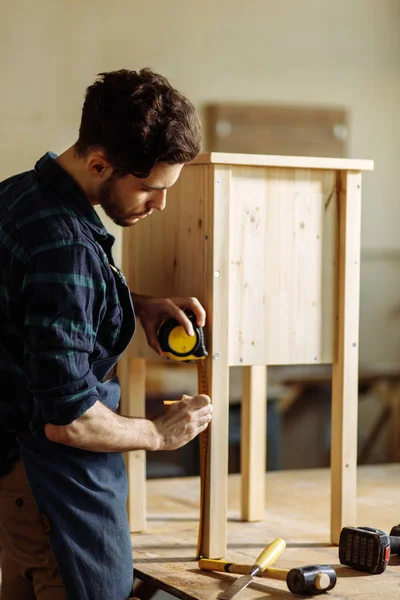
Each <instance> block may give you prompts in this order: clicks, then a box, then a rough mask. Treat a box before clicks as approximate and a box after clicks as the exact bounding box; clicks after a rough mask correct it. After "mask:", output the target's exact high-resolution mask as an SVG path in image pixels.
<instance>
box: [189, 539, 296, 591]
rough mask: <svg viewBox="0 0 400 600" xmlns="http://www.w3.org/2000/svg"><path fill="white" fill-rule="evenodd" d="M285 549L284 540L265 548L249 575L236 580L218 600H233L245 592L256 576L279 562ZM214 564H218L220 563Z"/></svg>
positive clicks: (277, 540) (278, 540) (275, 541)
mask: <svg viewBox="0 0 400 600" xmlns="http://www.w3.org/2000/svg"><path fill="white" fill-rule="evenodd" d="M285 548H286V542H285V540H283V539H282V538H277V539H276V540H274V541H273V542H271V543H270V544H268V546H267V547H266V548H264V550H263V551H262V552H261V554H260V555H259V556H258V557H257V558H256V560H255V562H254V565H252V566H251V567H250V569H249V570H248V574H247V575H244V576H243V577H239V579H236V581H235V582H234V583H232V585H230V586H229V587H228V588H227V589H226V590H224V591H223V592H221V593H220V594H219V595H218V596H217V598H218V600H232V598H233V597H234V596H236V594H238V593H239V592H241V591H242V590H244V589H245V588H246V587H247V586H248V585H249V583H251V582H252V581H253V578H254V577H255V576H256V575H259V574H260V573H261V572H262V571H264V569H266V568H267V567H269V566H270V565H272V564H273V563H274V562H275V561H276V560H277V558H279V557H280V555H281V554H282V552H283V551H284V550H285ZM200 562H202V561H200ZM212 562H213V563H217V562H220V561H212Z"/></svg>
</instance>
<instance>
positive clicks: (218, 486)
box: [200, 166, 230, 558]
mask: <svg viewBox="0 0 400 600" xmlns="http://www.w3.org/2000/svg"><path fill="white" fill-rule="evenodd" d="M213 185H214V187H213V193H212V194H209V195H208V196H205V197H204V202H205V221H206V222H207V223H209V228H208V231H209V234H208V240H207V243H206V244H205V253H204V256H205V259H204V269H205V273H204V284H203V285H204V291H203V294H204V298H205V306H206V307H207V322H208V340H209V343H208V350H209V353H210V358H209V359H208V360H207V379H208V385H209V390H210V396H211V400H212V402H213V408H214V410H213V419H212V423H211V425H210V428H209V436H208V439H209V451H208V459H209V463H208V468H207V481H206V487H205V511H204V514H203V534H202V545H201V547H200V553H201V556H204V557H205V558H217V557H222V556H224V554H225V552H226V528H227V501H228V500H227V485H228V483H227V482H228V420H229V362H228V358H229V353H228V347H229V344H228V339H229V337H228V336H229V329H228V327H229V315H228V306H229V302H228V294H229V253H228V252H227V248H229V201H230V168H229V167H225V166H222V167H216V168H215V171H214V177H213ZM207 273H212V274H213V277H205V275H206V274H207Z"/></svg>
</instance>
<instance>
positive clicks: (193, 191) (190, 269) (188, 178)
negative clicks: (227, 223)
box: [125, 165, 214, 361]
mask: <svg viewBox="0 0 400 600" xmlns="http://www.w3.org/2000/svg"><path fill="white" fill-rule="evenodd" d="M213 186H214V166H212V165H210V166H208V167H205V168H204V167H185V168H184V169H183V171H182V174H181V176H180V178H179V179H178V181H177V182H176V184H175V185H174V186H173V187H172V188H171V189H170V190H169V191H168V196H167V207H166V208H165V210H164V211H162V212H156V211H155V212H154V213H153V214H152V215H151V217H150V218H148V219H144V220H143V221H142V222H140V223H139V224H138V225H137V226H134V227H133V228H132V232H129V236H127V237H128V240H129V241H128V246H127V247H125V252H127V253H129V255H130V257H131V258H130V265H129V281H132V284H131V285H132V286H133V287H132V289H133V291H134V292H136V293H139V294H149V295H152V296H158V297H163V298H165V297H174V296H196V297H197V298H198V299H199V300H200V302H201V303H202V304H203V305H205V307H206V310H208V309H209V307H208V306H207V300H208V296H207V293H208V292H207V289H208V287H209V283H208V278H209V277H208V276H209V272H208V271H207V270H206V268H205V252H206V246H207V245H210V244H211V240H212V223H213V221H212V219H213V214H212V202H213V197H214V196H213ZM206 203H209V204H210V207H209V208H207V212H206V207H205V204H206ZM130 353H131V355H135V356H141V357H144V358H148V359H151V360H164V361H165V359H159V358H158V357H157V355H156V353H155V352H154V351H152V350H151V349H150V348H149V347H148V345H147V342H146V338H145V336H144V333H143V329H142V327H141V326H140V325H139V326H138V329H137V333H136V334H135V337H134V339H133V341H132V343H131V346H130Z"/></svg>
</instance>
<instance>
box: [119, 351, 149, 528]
mask: <svg viewBox="0 0 400 600" xmlns="http://www.w3.org/2000/svg"><path fill="white" fill-rule="evenodd" d="M118 376H119V379H120V382H121V410H120V412H121V415H123V416H126V417H144V416H145V414H146V409H145V361H144V360H143V359H141V358H129V356H128V353H125V354H124V355H123V356H122V358H121V360H120V362H119V365H118ZM124 458H125V465H126V470H127V474H128V480H129V482H130V485H129V489H128V502H127V510H128V520H129V527H130V530H131V532H136V531H143V530H144V529H145V527H146V452H145V451H144V450H135V451H133V452H126V453H125V455H124Z"/></svg>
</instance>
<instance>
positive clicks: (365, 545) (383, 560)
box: [339, 525, 400, 575]
mask: <svg viewBox="0 0 400 600" xmlns="http://www.w3.org/2000/svg"><path fill="white" fill-rule="evenodd" d="M391 554H400V525H395V526H394V527H392V530H391V532H390V535H387V534H386V533H385V532H384V531H381V530H380V529H374V528H373V527H343V529H342V531H341V533H340V539H339V560H340V562H341V563H342V565H347V566H349V567H351V568H352V569H356V570H357V571H366V572H367V573H373V574H375V575H377V574H379V573H383V572H384V570H385V569H386V567H387V565H388V562H389V559H390V555H391Z"/></svg>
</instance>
